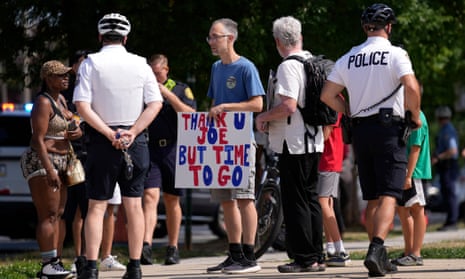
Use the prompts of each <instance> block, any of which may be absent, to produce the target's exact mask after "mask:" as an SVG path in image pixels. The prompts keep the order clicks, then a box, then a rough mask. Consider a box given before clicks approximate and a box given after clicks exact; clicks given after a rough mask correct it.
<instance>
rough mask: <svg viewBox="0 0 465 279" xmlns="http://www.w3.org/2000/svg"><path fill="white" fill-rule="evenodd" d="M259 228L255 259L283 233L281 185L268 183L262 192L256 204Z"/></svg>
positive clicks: (256, 238)
mask: <svg viewBox="0 0 465 279" xmlns="http://www.w3.org/2000/svg"><path fill="white" fill-rule="evenodd" d="M256 207H257V215H258V226H257V235H256V237H255V257H256V258H257V259H258V258H260V257H261V256H262V255H263V254H264V253H265V252H266V251H267V250H268V248H269V247H270V246H271V245H272V244H273V242H274V241H275V239H276V238H277V237H278V234H279V232H280V231H281V225H282V223H283V208H282V204H281V191H280V189H279V185H277V184H276V183H273V182H268V183H266V184H265V185H263V187H262V189H261V190H260V193H259V196H258V198H257V202H256Z"/></svg>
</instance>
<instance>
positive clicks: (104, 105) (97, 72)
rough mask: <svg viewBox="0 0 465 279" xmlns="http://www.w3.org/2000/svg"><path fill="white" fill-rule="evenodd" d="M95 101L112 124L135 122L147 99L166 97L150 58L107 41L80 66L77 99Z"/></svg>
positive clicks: (103, 115)
mask: <svg viewBox="0 0 465 279" xmlns="http://www.w3.org/2000/svg"><path fill="white" fill-rule="evenodd" d="M76 101H81V102H87V103H90V104H91V107H92V109H93V110H94V111H95V112H96V113H97V114H98V115H99V116H100V118H101V119H102V120H103V121H104V122H105V124H107V125H108V126H119V125H122V126H131V125H133V124H134V123H135V122H136V120H137V119H138V118H139V116H140V114H141V113H142V111H143V110H144V103H145V104H148V103H150V102H154V101H163V98H162V96H161V93H160V90H159V88H158V83H157V81H156V79H155V75H154V74H153V72H152V70H151V69H150V66H149V65H148V64H147V62H146V59H145V58H143V57H141V56H138V55H135V54H132V53H129V52H127V51H126V49H125V48H124V47H123V46H122V45H107V46H104V47H102V49H101V50H100V51H99V52H97V53H94V54H90V55H89V56H88V58H87V59H85V60H84V61H83V62H82V63H81V66H80V67H79V72H78V77H77V80H76V87H75V89H74V96H73V102H76Z"/></svg>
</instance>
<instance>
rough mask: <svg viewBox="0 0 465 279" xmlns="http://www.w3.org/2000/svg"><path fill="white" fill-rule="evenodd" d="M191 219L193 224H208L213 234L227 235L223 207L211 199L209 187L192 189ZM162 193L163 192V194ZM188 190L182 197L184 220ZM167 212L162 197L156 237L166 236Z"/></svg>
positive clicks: (184, 219)
mask: <svg viewBox="0 0 465 279" xmlns="http://www.w3.org/2000/svg"><path fill="white" fill-rule="evenodd" d="M190 192H191V194H190V195H191V221H192V224H207V225H208V227H209V228H210V230H211V231H212V233H213V234H215V235H216V236H218V237H221V238H222V237H225V236H226V230H225V227H224V215H223V209H222V207H221V205H220V204H219V203H216V202H211V201H210V190H208V189H191V190H190ZM161 195H162V194H161ZM188 196H189V194H188V190H187V189H186V190H185V192H184V196H182V197H181V207H182V212H183V222H185V221H186V216H187V204H188V202H187V199H188ZM166 234H167V231H166V213H165V206H164V204H163V197H160V202H159V203H158V223H157V227H156V228H155V233H154V236H155V237H164V236H166Z"/></svg>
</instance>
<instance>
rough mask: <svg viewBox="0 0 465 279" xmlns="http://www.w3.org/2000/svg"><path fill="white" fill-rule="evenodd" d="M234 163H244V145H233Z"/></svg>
mask: <svg viewBox="0 0 465 279" xmlns="http://www.w3.org/2000/svg"><path fill="white" fill-rule="evenodd" d="M234 164H236V165H241V166H243V165H244V146H243V145H236V146H235V147H234Z"/></svg>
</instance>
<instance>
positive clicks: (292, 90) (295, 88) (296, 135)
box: [268, 51, 324, 154]
mask: <svg viewBox="0 0 465 279" xmlns="http://www.w3.org/2000/svg"><path fill="white" fill-rule="evenodd" d="M291 55H299V56H302V57H304V58H308V57H311V54H310V52H308V51H301V52H297V53H292V54H291ZM306 81H307V79H306V75H305V71H304V66H303V64H302V63H301V62H299V61H297V60H295V59H290V60H285V61H283V62H282V63H281V64H280V65H279V66H278V69H277V71H276V84H275V89H274V91H275V92H274V98H273V107H275V106H277V105H279V104H280V103H281V98H280V96H286V97H289V98H293V99H295V100H296V101H297V103H298V105H299V106H301V107H303V106H304V96H305V83H306ZM290 117H291V119H290V123H289V122H288V118H287V117H286V118H281V119H277V120H274V121H271V122H269V126H268V128H269V129H268V134H269V137H268V139H269V143H270V148H271V150H273V151H274V152H277V153H282V152H283V143H284V141H286V143H287V147H288V150H289V153H290V154H304V153H306V152H307V151H308V152H310V153H312V152H323V147H324V139H323V130H322V128H321V126H318V127H316V130H317V132H316V136H315V141H313V140H312V139H310V138H307V146H305V137H306V135H305V131H306V130H305V126H304V125H305V124H304V121H303V118H302V115H301V114H300V111H299V110H296V112H295V113H293V114H292V115H291V116H290ZM307 129H308V130H309V131H310V132H311V133H312V134H314V133H315V127H312V126H308V125H307ZM306 147H307V148H306Z"/></svg>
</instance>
